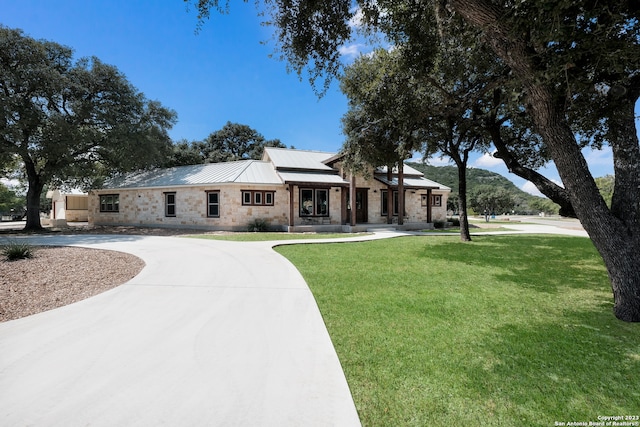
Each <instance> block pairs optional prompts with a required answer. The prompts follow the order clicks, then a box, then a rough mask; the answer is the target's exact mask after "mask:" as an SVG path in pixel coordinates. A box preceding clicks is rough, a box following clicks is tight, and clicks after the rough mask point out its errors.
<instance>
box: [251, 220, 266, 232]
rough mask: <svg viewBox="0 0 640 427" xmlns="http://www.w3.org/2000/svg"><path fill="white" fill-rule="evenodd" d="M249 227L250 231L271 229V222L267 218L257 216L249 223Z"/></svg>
mask: <svg viewBox="0 0 640 427" xmlns="http://www.w3.org/2000/svg"><path fill="white" fill-rule="evenodd" d="M247 229H248V230H249V231H267V230H268V229H269V223H268V222H267V220H266V219H262V218H256V219H254V220H253V221H251V222H250V223H249V226H248V227H247Z"/></svg>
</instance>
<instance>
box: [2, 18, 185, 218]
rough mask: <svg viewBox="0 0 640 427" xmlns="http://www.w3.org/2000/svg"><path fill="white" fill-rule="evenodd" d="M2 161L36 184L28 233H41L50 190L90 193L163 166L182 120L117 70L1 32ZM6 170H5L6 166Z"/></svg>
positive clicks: (29, 207) (49, 44)
mask: <svg viewBox="0 0 640 427" xmlns="http://www.w3.org/2000/svg"><path fill="white" fill-rule="evenodd" d="M0 89H1V90H0V105H2V111H1V113H0V114H2V116H3V117H2V118H1V119H0V123H1V125H0V155H2V156H3V157H4V156H7V157H11V158H16V157H17V158H19V161H20V163H21V167H22V168H23V169H22V170H23V172H24V175H25V176H26V178H27V181H28V183H29V188H28V191H27V225H26V228H40V218H39V215H38V212H37V211H38V201H39V198H40V194H41V192H42V189H43V186H44V185H46V184H52V185H54V186H61V185H63V184H65V185H69V186H81V187H91V186H94V185H98V184H99V182H100V179H101V178H104V177H105V176H107V175H109V174H110V173H113V172H115V171H131V170H136V169H140V168H146V167H149V166H154V165H159V164H161V163H162V161H163V159H164V158H165V157H166V155H167V154H168V152H169V150H170V147H171V140H170V138H169V136H168V133H167V130H168V129H169V128H171V126H172V125H173V123H174V122H175V120H176V114H175V112H173V111H171V110H168V109H166V108H164V107H163V106H162V105H161V104H160V103H159V102H157V101H149V100H147V99H146V98H145V96H144V95H143V94H142V93H140V92H138V91H137V90H136V89H135V88H134V87H133V86H132V85H131V83H129V82H128V81H127V79H126V78H125V76H124V75H123V74H122V73H120V71H118V69H117V68H115V67H113V66H111V65H107V64H104V63H103V62H101V61H100V60H99V59H97V58H95V57H94V58H90V59H89V58H82V59H79V60H78V61H75V62H74V61H73V52H72V50H71V49H70V48H68V47H65V46H62V45H60V44H57V43H54V42H50V41H40V40H35V39H33V38H31V37H28V36H26V35H24V34H23V32H22V31H21V30H17V29H9V28H6V27H2V26H0ZM2 166H5V165H2Z"/></svg>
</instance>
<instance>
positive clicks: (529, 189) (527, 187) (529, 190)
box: [520, 179, 564, 197]
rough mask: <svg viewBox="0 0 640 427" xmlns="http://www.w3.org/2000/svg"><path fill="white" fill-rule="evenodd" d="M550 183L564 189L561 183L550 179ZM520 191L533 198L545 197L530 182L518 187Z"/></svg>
mask: <svg viewBox="0 0 640 427" xmlns="http://www.w3.org/2000/svg"><path fill="white" fill-rule="evenodd" d="M551 181H552V182H554V183H555V184H557V185H559V186H560V187H562V188H564V185H562V182H560V181H558V180H555V179H552V180H551ZM520 189H521V190H522V191H524V192H525V193H529V194H532V195H534V196H538V197H546V196H545V195H544V194H542V193H541V192H540V190H538V187H536V186H535V185H534V184H533V183H532V182H531V181H527V182H525V183H524V184H522V186H521V187H520Z"/></svg>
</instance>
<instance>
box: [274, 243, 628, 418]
mask: <svg viewBox="0 0 640 427" xmlns="http://www.w3.org/2000/svg"><path fill="white" fill-rule="evenodd" d="M278 251H279V252H280V253H282V254H283V255H285V256H286V257H287V258H289V259H290V260H292V261H293V263H294V264H295V265H296V266H297V267H298V268H299V269H300V271H301V272H302V274H303V276H304V277H305V279H306V280H307V282H308V284H309V286H310V287H311V290H312V291H313V294H314V295H315V297H316V300H317V302H318V305H319V307H320V310H321V312H322V315H323V317H324V320H325V323H326V325H327V328H328V330H329V333H330V335H331V338H332V340H333V343H334V345H335V347H336V350H337V352H338V355H339V357H340V361H341V363H342V366H343V368H344V371H345V374H346V376H347V380H348V382H349V386H350V388H351V392H352V394H353V397H354V400H355V402H356V406H357V409H358V412H359V415H360V418H361V421H362V423H363V425H364V426H463V425H464V426H516V425H521V426H553V425H556V424H555V422H565V423H566V422H570V421H573V422H582V421H584V422H587V423H588V422H589V421H594V422H595V421H598V419H597V417H598V416H599V415H610V414H616V415H618V414H620V415H640V383H639V382H638V372H640V325H639V324H629V323H624V322H620V321H618V320H616V319H615V317H614V316H613V314H612V296H611V290H610V286H609V283H608V279H607V273H606V271H605V269H604V267H603V263H602V261H601V259H600V257H599V256H598V254H597V252H596V251H595V249H594V247H593V245H592V244H591V242H590V240H588V239H584V238H576V237H557V236H517V237H513V236H509V237H507V236H481V237H476V238H475V239H474V242H472V243H461V242H459V240H458V238H457V237H445V236H439V237H437V238H436V237H428V236H424V237H403V238H396V239H390V240H381V241H372V242H363V243H350V244H328V245H307V246H305V247H304V248H301V247H296V246H283V247H279V248H278Z"/></svg>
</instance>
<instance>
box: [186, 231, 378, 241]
mask: <svg viewBox="0 0 640 427" xmlns="http://www.w3.org/2000/svg"><path fill="white" fill-rule="evenodd" d="M365 234H370V233H284V232H283V233H268V232H267V233H231V234H194V235H189V236H185V237H190V238H194V239H210V240H231V241H235V242H264V241H273V240H302V239H336V238H346V237H354V236H361V235H365Z"/></svg>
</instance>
